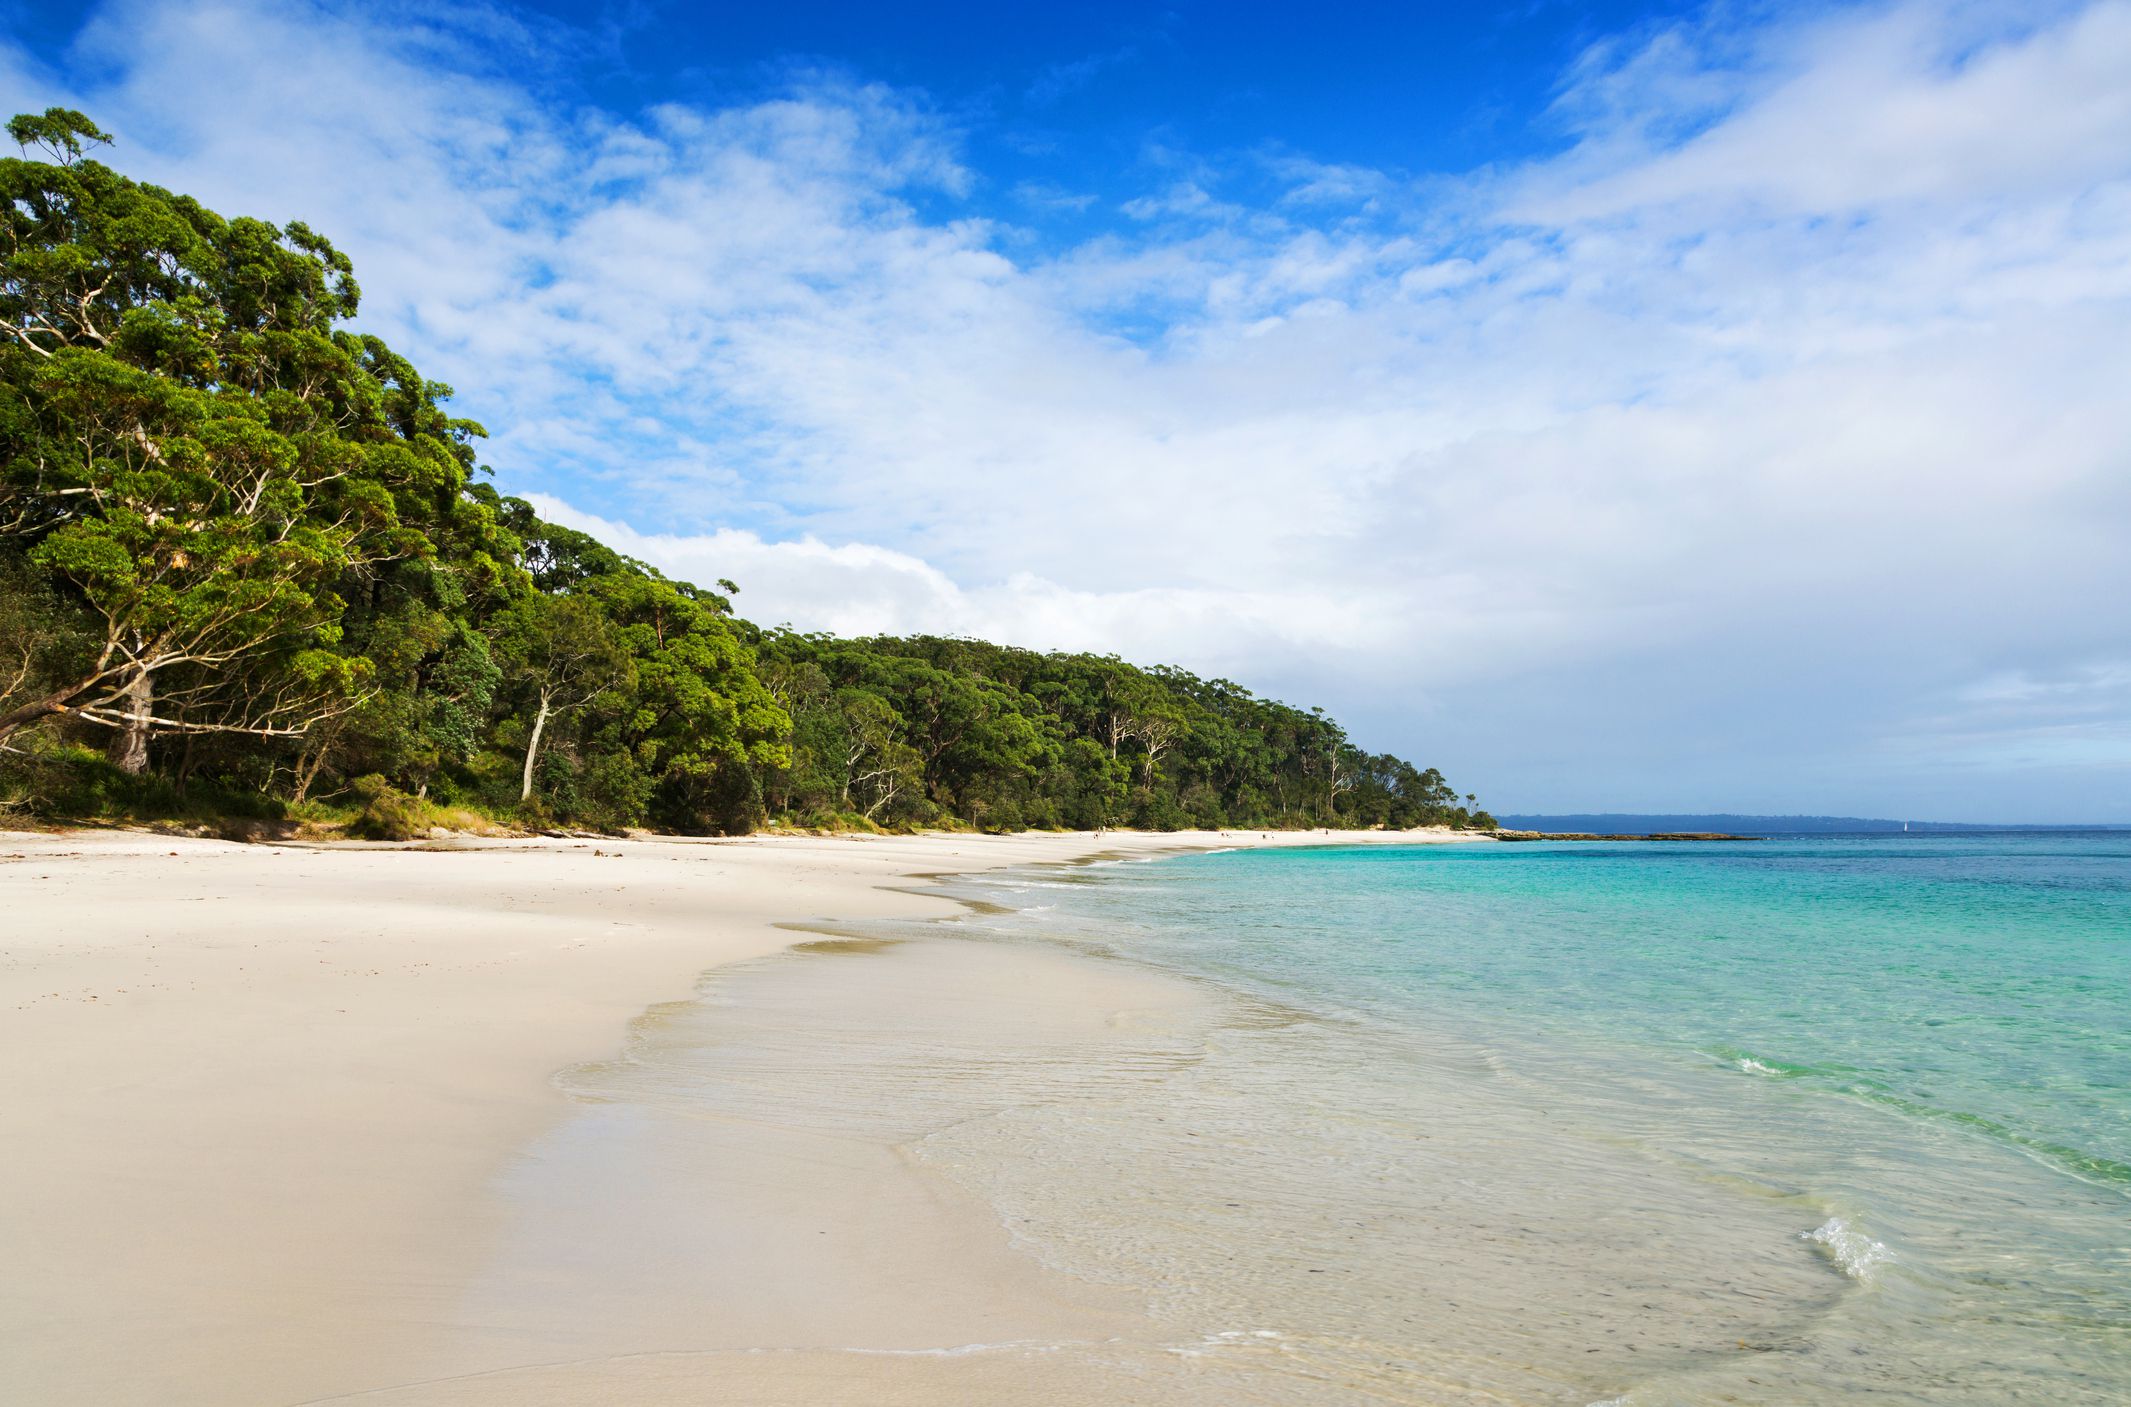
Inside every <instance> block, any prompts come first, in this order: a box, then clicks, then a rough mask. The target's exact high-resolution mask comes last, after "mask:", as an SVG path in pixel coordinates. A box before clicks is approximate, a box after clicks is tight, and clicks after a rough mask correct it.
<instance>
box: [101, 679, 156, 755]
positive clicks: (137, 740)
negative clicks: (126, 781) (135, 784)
mask: <svg viewBox="0 0 2131 1407" xmlns="http://www.w3.org/2000/svg"><path fill="white" fill-rule="evenodd" d="M126 714H127V717H126V721H125V723H124V724H123V725H122V726H121V727H120V728H119V730H118V736H117V737H115V738H113V739H112V740H111V765H112V766H114V767H116V768H118V770H119V771H121V772H124V773H125V774H126V775H127V776H129V777H138V776H139V775H140V774H141V773H143V772H145V771H147V770H148V726H149V722H150V720H151V719H153V718H154V716H155V676H154V675H152V674H150V673H149V672H148V671H147V670H145V669H144V670H142V671H141V672H140V673H139V674H136V675H134V676H133V682H132V683H131V684H128V685H127V686H126Z"/></svg>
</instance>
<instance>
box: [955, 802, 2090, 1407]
mask: <svg viewBox="0 0 2131 1407" xmlns="http://www.w3.org/2000/svg"><path fill="white" fill-rule="evenodd" d="M968 886H969V891H970V892H980V893H990V894H993V895H994V896H995V897H1001V898H1002V899H1003V901H1004V902H1006V903H1008V904H1010V905H1013V906H1016V907H1017V908H1018V909H1019V912H1017V913H1015V914H1012V915H1009V916H1003V917H994V918H987V919H983V920H980V921H976V922H978V924H979V926H981V927H982V928H983V929H984V930H985V933H986V935H987V936H988V937H990V938H992V939H994V940H997V939H1007V940H1019V941H1040V942H1064V943H1066V944H1068V945H1071V946H1074V947H1078V948H1081V949H1083V950H1086V951H1090V952H1095V953H1099V954H1106V955H1112V956H1115V957H1118V958H1122V959H1125V960H1128V961H1135V962H1143V963H1151V964H1154V965H1157V966H1160V967H1163V968H1166V969H1169V970H1172V971H1175V972H1179V973H1183V974H1188V975H1190V976H1192V977H1194V978H1196V979H1198V980H1201V981H1203V982H1206V983H1207V984H1208V985H1209V986H1211V987H1214V988H1217V989H1220V990H1224V991H1230V992H1235V993H1238V994H1239V999H1240V1000H1241V1001H1242V1002H1243V1003H1244V1008H1245V1009H1247V1013H1248V1014H1247V1015H1245V1016H1242V1017H1239V1018H1238V1019H1236V1020H1234V1021H1232V1022H1230V1023H1228V1024H1227V1025H1225V1026H1224V1027H1223V1028H1221V1029H1220V1030H1218V1031H1216V1032H1214V1033H1212V1035H1210V1036H1209V1037H1208V1042H1207V1054H1206V1057H1205V1058H1204V1059H1203V1060H1200V1061H1197V1062H1194V1063H1193V1064H1192V1065H1191V1067H1190V1068H1189V1069H1188V1070H1186V1071H1184V1072H1181V1073H1179V1074H1176V1075H1174V1076H1171V1077H1168V1078H1166V1079H1165V1081H1164V1083H1163V1085H1162V1087H1161V1088H1160V1089H1159V1090H1157V1091H1151V1092H1144V1093H1135V1094H1133V1095H1132V1096H1131V1097H1120V1098H1117V1099H1112V1100H1106V1101H1088V1100H1084V1099H1083V1100H1078V1101H1066V1102H1062V1103H1052V1104H1046V1103H1044V1102H1043V1101H1040V1100H1032V1101H1030V1102H1029V1104H1028V1107H1026V1108H1022V1109H1018V1110H1015V1111H1011V1112H1008V1113H1006V1114H1003V1115H1001V1116H1000V1117H995V1118H988V1119H985V1120H982V1121H978V1122H977V1123H975V1124H972V1125H970V1126H967V1127H963V1128H959V1129H957V1130H954V1131H948V1132H945V1133H943V1134H942V1135H940V1136H939V1137H938V1138H936V1139H934V1140H932V1141H931V1142H930V1143H929V1144H928V1146H927V1148H926V1156H928V1157H932V1158H934V1159H935V1160H936V1161H938V1162H940V1163H941V1165H942V1166H945V1167H948V1168H949V1169H950V1170H951V1171H953V1172H954V1173H955V1175H957V1176H958V1177H960V1178H961V1179H962V1180H963V1181H965V1182H967V1183H969V1184H971V1185H973V1186H976V1187H978V1188H979V1189H980V1190H982V1191H984V1192H985V1193H986V1194H987V1195H989V1196H991V1197H992V1198H993V1199H994V1201H995V1202H996V1203H997V1204H998V1205H999V1206H1000V1208H1001V1209H1002V1215H1005V1216H1007V1218H1008V1220H1009V1224H1012V1225H1017V1226H1020V1227H1023V1228H1025V1230H1024V1232H1023V1234H1024V1236H1025V1238H1026V1240H1027V1243H1028V1244H1029V1245H1030V1246H1031V1247H1032V1248H1033V1249H1034V1250H1036V1251H1037V1252H1038V1253H1039V1254H1043V1255H1045V1256H1047V1257H1048V1258H1050V1259H1051V1260H1053V1261H1054V1262H1056V1263H1058V1264H1060V1265H1062V1266H1065V1267H1066V1268H1069V1269H1073V1270H1075V1271H1077V1272H1079V1273H1083V1274H1091V1275H1107V1276H1109V1277H1111V1278H1115V1279H1119V1280H1123V1281H1127V1282H1131V1283H1145V1284H1155V1285H1159V1286H1164V1287H1166V1292H1167V1293H1168V1294H1170V1296H1171V1298H1172V1300H1173V1304H1174V1309H1175V1313H1176V1316H1177V1319H1178V1322H1180V1323H1182V1322H1190V1323H1194V1324H1198V1325H1201V1326H1209V1327H1208V1332H1207V1334H1206V1351H1207V1352H1208V1353H1209V1354H1213V1355H1217V1356H1218V1355H1222V1354H1227V1355H1230V1356H1231V1357H1233V1358H1234V1360H1235V1361H1236V1362H1237V1363H1239V1364H1243V1365H1246V1366H1248V1365H1249V1364H1251V1363H1253V1362H1257V1363H1258V1364H1259V1366H1261V1367H1263V1368H1265V1369H1266V1370H1267V1371H1268V1372H1272V1373H1276V1374H1286V1375H1288V1376H1289V1377H1290V1378H1291V1379H1292V1381H1293V1385H1294V1388H1295V1396H1296V1400H1303V1399H1304V1398H1306V1397H1309V1396H1310V1395H1311V1392H1312V1391H1313V1390H1321V1395H1322V1396H1323V1398H1324V1400H1336V1399H1339V1398H1341V1397H1344V1398H1345V1399H1346V1400H1382V1401H1415V1402H1419V1401H1430V1400H1466V1399H1472V1400H1481V1399H1488V1398H1493V1399H1496V1400H1502V1399H1507V1400H1529V1401H1565V1402H1566V1401H1573V1400H1579V1399H1580V1400H1584V1401H1610V1400H1618V1401H1623V1402H1627V1403H1635V1404H1653V1407H1654V1405H1655V1404H1665V1403H1700V1402H1715V1401H1724V1402H1732V1401H1737V1402H1769V1403H1778V1402H1782V1403H1791V1402H1821V1401H1834V1400H1860V1401H1862V1400H1868V1399H1869V1400H1871V1401H1875V1402H1880V1401H1888V1402H1909V1401H1914V1402H1919V1403H1921V1402H1941V1403H1943V1402H1975V1403H1995V1402H2038V1403H2040V1402H2049V1403H2089V1402H2091V1403H2103V1402H2110V1403H2121V1402H2125V1401H2131V834H2126V833H2120V832H2119V833H2049V834H2041V833H2012V834H1989V835H1963V836H1930V837H1912V836H1872V837H1859V838H1842V837H1813V838H1810V839H1776V840H1766V841H1760V842H1755V843H1750V844H1557V845H1547V844H1537V845H1515V846H1511V845H1468V846H1437V847H1413V848H1366V849H1365V848H1348V849H1340V848H1326V849H1317V850H1291V851H1234V852H1226V853H1215V854H1210V855H1197V856H1189V857H1182V858H1175V859H1168V860H1162V861H1157V862H1153V863H1133V864H1115V865H1107V866H1103V865H1098V866H1094V867H1090V868H1087V869H1084V870H1078V871H1064V872H1058V871H1051V872H1043V873H1025V874H1016V875H1007V876H1001V877H997V878H994V879H990V880H981V881H970V882H968ZM1001 891H1006V893H1005V894H1003V895H1002V894H1001ZM1187 1139H1188V1140H1189V1141H1186V1140H1187ZM1202 1145H1203V1146H1202ZM1180 1148H1181V1149H1185V1150H1187V1152H1186V1153H1185V1154H1184V1155H1180V1154H1179V1149H1180ZM1217 1202H1218V1203H1219V1204H1220V1205H1218V1206H1216V1205H1215V1203H1217ZM1320 1277H1322V1278H1320ZM1253 1355H1255V1357H1253ZM1279 1395H1280V1393H1279V1391H1277V1390H1269V1391H1268V1393H1267V1396H1268V1398H1269V1399H1271V1398H1276V1397H1278V1396H1279Z"/></svg>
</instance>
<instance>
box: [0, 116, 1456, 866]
mask: <svg viewBox="0 0 2131 1407" xmlns="http://www.w3.org/2000/svg"><path fill="white" fill-rule="evenodd" d="M9 132H10V134H11V135H13V136H14V137H15V138H16V140H17V141H18V142H19V143H21V144H22V145H23V146H24V148H25V150H27V149H29V148H32V147H35V148H38V149H41V150H42V151H43V152H44V153H45V154H46V155H47V156H48V157H50V158H51V159H50V160H46V161H38V160H30V159H21V160H14V159H9V160H0V233H4V236H5V238H4V239H0V779H4V780H5V782H6V785H7V786H9V787H11V788H13V791H12V792H0V802H4V801H6V800H7V799H8V797H10V796H12V797H14V799H15V801H16V803H17V804H18V805H19V806H22V807H30V806H34V807H36V808H39V810H40V812H41V813H42V814H48V815H130V816H138V815H141V814H143V813H145V812H159V813H162V814H169V813H172V812H175V811H177V810H181V809H183V808H185V807H188V806H196V805H200V804H205V803H204V802H203V800H202V799H203V798H212V799H215V804H218V805H225V806H228V807H231V808H232V809H243V807H244V806H245V805H247V804H250V805H252V806H254V807H255V808H257V809H272V810H275V811H276V813H277V814H278V813H279V809H280V808H283V807H284V806H285V807H287V808H291V809H293V810H294V811H295V812H296V813H297V814H299V815H303V816H324V815H327V814H336V815H337V814H342V813H344V812H346V811H347V809H348V808H350V807H352V819H351V820H350V821H349V823H348V824H349V829H350V831H351V832H353V833H355V834H359V835H366V836H373V837H377V838H380V839H407V838H411V837H413V836H415V835H419V834H421V833H422V832H423V831H425V830H427V829H428V828H429V827H430V826H431V825H433V824H436V823H438V818H439V817H446V818H448V817H449V816H450V815H452V814H453V813H452V812H451V811H450V810H448V809H447V808H451V807H467V808H472V812H480V811H483V810H485V811H487V812H489V813H491V814H502V813H509V812H515V813H516V814H517V815H518V816H520V817H521V818H523V819H526V820H531V821H536V822H538V823H540V824H560V825H571V826H592V827H599V828H603V829H621V828H625V827H630V826H641V825H654V826H659V827H664V828H668V829H672V830H680V831H689V832H713V833H732V832H741V831H747V830H751V829H754V828H756V827H758V826H761V825H763V824H765V823H766V822H768V821H770V820H771V819H773V818H776V819H780V820H782V821H784V822H785V823H798V824H804V825H809V826H818V827H822V828H828V829H868V830H870V829H907V828H910V827H917V826H942V827H951V828H965V827H967V828H979V829H985V830H999V831H1005V830H1019V829H1023V828H1026V827H1037V828H1046V827H1075V828H1097V827H1103V826H1113V825H1126V824H1131V825H1140V826H1151V827H1155V828H1161V829H1170V828H1178V827H1184V826H1215V827H1218V826H1258V827H1271V826H1379V825H1381V826H1405V825H1414V824H1421V823H1428V822H1441V823H1449V824H1487V823H1489V822H1488V819H1487V818H1486V816H1485V813H1478V814H1474V812H1475V808H1476V805H1477V803H1476V802H1475V801H1473V799H1472V798H1467V804H1466V805H1465V806H1460V805H1459V804H1458V798H1457V797H1456V795H1455V794H1454V793H1453V792H1452V790H1451V788H1450V787H1449V786H1448V784H1447V783H1446V782H1445V781H1444V780H1443V778H1442V777H1441V775H1440V774H1438V773H1436V772H1434V771H1433V770H1426V771H1423V770H1420V769H1417V768H1415V767H1413V766H1411V765H1410V764H1408V763H1405V762H1403V761H1401V760H1399V759H1397V758H1394V757H1384V756H1374V755H1370V754H1366V753H1364V752H1362V751H1360V750H1359V749H1357V748H1355V747H1354V746H1353V745H1352V744H1351V743H1350V742H1349V741H1348V740H1347V738H1346V735H1345V734H1344V733H1343V732H1342V731H1341V730H1340V728H1339V726H1338V724H1336V723H1335V722H1333V721H1332V720H1331V719H1329V718H1327V717H1325V716H1324V715H1323V714H1322V713H1321V712H1317V711H1310V712H1304V711H1302V710H1299V709H1294V708H1290V707H1288V706H1286V705H1283V704H1279V703H1275V702H1273V701H1270V700H1265V699H1260V698H1257V697H1255V696H1254V695H1252V694H1251V693H1250V692H1249V691H1247V690H1245V689H1243V688H1241V687H1240V686H1238V685H1235V684H1232V683H1230V682H1228V681H1226V680H1219V679H1216V680H1202V679H1198V678H1196V677H1194V676H1192V675H1190V674H1187V673H1184V672H1182V671H1179V670H1172V669H1162V668H1157V669H1152V670H1145V669H1138V668H1135V667H1133V666H1131V665H1128V664H1125V663H1123V662H1122V661H1119V660H1116V659H1114V658H1107V657H1097V656H1090V655H1054V654H1039V653H1035V652H1032V651H1027V650H1015V649H1007V648H1003V647H999V646H993V645H987V644H984V643H982V642H978V641H968V640H948V639H938V638H931V637H919V638H915V639H877V640H861V641H851V640H833V639H828V638H825V637H820V636H811V635H799V634H794V633H792V632H790V631H772V632H767V633H765V632H762V631H759V630H757V629H756V628H755V627H753V626H750V625H748V624H747V623H746V622H744V621H741V620H738V619H736V618H735V617H734V616H733V614H732V605H731V600H730V598H731V596H732V594H733V593H734V591H735V590H736V588H735V587H733V585H732V584H731V583H730V582H725V581H720V582H718V583H717V587H718V589H717V590H715V591H714V590H708V589H704V588H699V587H696V586H692V585H689V584H687V583H685V582H676V581H671V580H668V579H667V578H666V577H664V576H662V575H661V574H660V573H659V572H658V571H656V570H655V569H653V568H651V567H649V566H647V565H645V564H644V563H642V562H638V561H634V560H632V559H630V558H628V557H626V556H624V555H622V554H620V553H618V552H615V551H614V550H613V549H611V548H609V547H607V546H605V545H604V544H602V543H600V542H598V541H596V540H594V539H593V538H591V537H588V536H586V535H585V534H583V533H580V532H576V531H574V530H572V529H568V528H564V527H561V526H559V525H557V524H553V523H547V522H543V521H542V520H541V519H540V517H539V515H538V514H537V513H536V512H535V511H534V509H533V508H532V506H531V505H530V504H527V503H525V502H523V501H521V500H518V499H513V498H508V497H505V496H503V495H501V494H499V493H497V492H496V490H495V489H494V488H492V487H491V486H489V485H488V484H485V483H482V482H479V481H478V478H477V475H478V474H479V473H480V469H479V466H478V465H477V464H476V462H475V457H474V448H473V447H474V444H475V442H476V441H477V439H478V438H479V437H480V436H481V435H482V434H483V431H482V429H481V427H480V426H478V425H474V424H472V423H471V422H468V421H465V420H461V419H455V418H453V417H451V416H450V415H449V414H448V413H447V412H446V411H445V409H444V402H445V401H446V400H447V399H448V398H449V396H450V390H449V388H447V387H444V386H441V385H439V384H437V383H435V382H432V381H428V380H425V379H424V378H423V377H422V376H421V375H420V374H419V373H418V372H417V371H416V370H415V368H414V367H412V366H411V365H409V364H408V363H407V362H406V361H405V360H404V359H402V358H401V357H399V356H398V355H397V354H396V353H394V352H393V351H392V350H391V348H389V347H387V346H386V345H385V344H384V343H383V342H381V341H379V340H378V339H377V338H375V337H370V336H365V335H361V334H357V333H355V332H353V331H352V330H350V329H349V328H348V327H347V326H346V323H347V320H348V319H349V318H350V317H352V315H353V314H354V313H355V311H356V307H357V303H358V300H359V296H360V295H359V291H358V289H357V286H356V283H355V279H354V270H353V268H352V267H351V265H350V264H349V261H348V260H347V258H346V257H345V256H344V255H342V254H341V253H340V252H339V251H338V250H336V249H335V248H334V247H333V246H332V245H331V244H330V243H329V242H327V241H326V240H325V239H323V238H322V237H320V236H319V235H318V234H316V233H315V232H313V231H312V230H310V229H309V228H308V227H306V226H304V225H302V224H290V225H284V226H274V225H270V224H266V223H264V222H262V221H258V220H251V219H242V218H239V219H225V218H224V217H222V216H220V215H217V214H215V213H214V212H213V211H210V210H207V209H205V208H204V207H202V206H201V205H200V204H199V203H198V202H197V201H194V200H191V199H190V198H187V197H184V196H179V195H173V194H171V193H170V192H167V191H163V190H160V189H158V188H156V187H153V186H149V185H145V184H141V183H138V182H135V181H132V180H130V179H128V178H126V177H124V176H122V175H120V174H118V173H117V172H115V171H113V170H111V169H110V168H108V167H106V166H104V165H102V164H101V163H99V162H97V161H94V160H91V159H90V158H89V157H88V155H87V153H88V152H89V150H90V149H91V148H92V147H94V146H95V145H96V144H97V143H100V142H103V141H106V140H107V138H106V137H105V136H104V134H103V133H101V132H100V131H99V130H98V129H97V128H96V127H95V124H94V123H92V122H91V121H90V120H89V119H88V118H87V117H85V116H83V115H82V114H80V113H75V112H70V111H65V110H61V109H53V110H50V111H48V112H46V113H44V114H42V115H38V116H23V117H18V118H17V119H15V121H14V122H13V123H11V124H10V126H9ZM98 744H101V745H104V746H106V747H108V749H109V753H110V758H111V760H110V761H106V760H105V759H104V758H103V757H102V756H101V755H99V753H98V752H97V751H96V749H95V746H94V745H98ZM242 798H251V799H252V801H251V802H250V803H246V802H245V801H243V800H242ZM469 814H472V813H469ZM476 819H478V817H476Z"/></svg>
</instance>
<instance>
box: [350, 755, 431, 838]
mask: <svg viewBox="0 0 2131 1407" xmlns="http://www.w3.org/2000/svg"><path fill="white" fill-rule="evenodd" d="M349 789H350V790H351V791H353V792H354V793H355V799H356V801H357V803H358V807H357V810H356V812H355V817H354V819H353V820H351V821H349V822H348V834H349V835H352V836H355V837H357V838H359V839H362V840H413V839H414V838H415V837H416V836H419V835H423V834H426V833H427V832H428V830H429V807H428V805H427V804H426V803H425V802H423V801H421V800H419V799H418V798H416V797H412V796H409V795H408V794H407V793H406V792H403V791H401V790H400V789H399V788H397V787H395V786H393V785H392V784H391V783H390V782H388V781H386V780H385V779H384V778H383V777H381V776H379V775H378V774H377V773H375V772H372V773H370V774H369V775H368V776H365V777H357V778H356V779H355V780H354V781H353V782H351V783H350V784H349Z"/></svg>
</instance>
